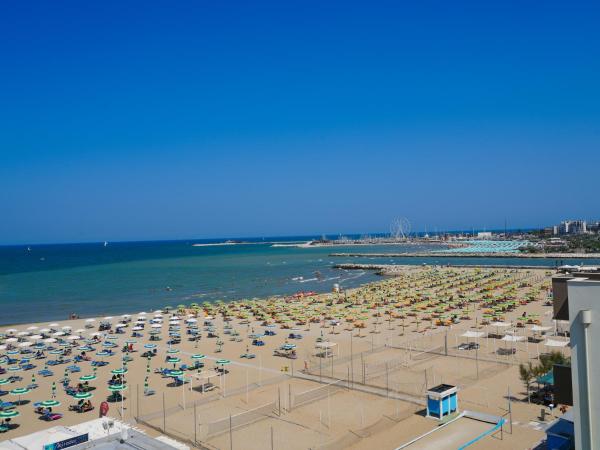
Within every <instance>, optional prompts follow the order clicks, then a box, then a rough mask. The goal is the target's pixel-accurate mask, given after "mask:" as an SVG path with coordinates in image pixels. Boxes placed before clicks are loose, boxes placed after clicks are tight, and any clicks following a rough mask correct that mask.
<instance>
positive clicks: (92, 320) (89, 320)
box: [85, 319, 96, 323]
mask: <svg viewBox="0 0 600 450" xmlns="http://www.w3.org/2000/svg"><path fill="white" fill-rule="evenodd" d="M85 321H86V322H87V323H91V322H95V321H96V319H85Z"/></svg>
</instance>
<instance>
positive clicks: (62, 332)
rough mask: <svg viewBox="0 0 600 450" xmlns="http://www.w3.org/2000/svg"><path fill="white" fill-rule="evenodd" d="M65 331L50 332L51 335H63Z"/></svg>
mask: <svg viewBox="0 0 600 450" xmlns="http://www.w3.org/2000/svg"><path fill="white" fill-rule="evenodd" d="M64 335H65V332H64V331H57V332H56V333H52V336H64Z"/></svg>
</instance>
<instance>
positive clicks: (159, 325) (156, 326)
mask: <svg viewBox="0 0 600 450" xmlns="http://www.w3.org/2000/svg"><path fill="white" fill-rule="evenodd" d="M150 326H151V327H152V328H162V325H161V324H160V323H153V324H152V325H150Z"/></svg>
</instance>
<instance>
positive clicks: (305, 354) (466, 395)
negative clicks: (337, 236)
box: [0, 266, 569, 449]
mask: <svg viewBox="0 0 600 450" xmlns="http://www.w3.org/2000/svg"><path fill="white" fill-rule="evenodd" d="M470 280H471V281H470ZM473 280H476V281H473ZM548 288H549V272H548V270H547V269H539V270H537V269H536V270H508V269H452V268H438V269H432V268H422V267H416V266H405V267H404V270H403V271H400V272H399V273H398V276H397V277H394V278H386V279H383V280H382V281H381V282H378V283H373V284H371V285H367V286H364V287H362V288H358V289H354V290H352V291H348V292H346V293H344V294H335V293H333V294H321V295H315V296H312V297H309V298H290V299H287V300H284V299H276V300H274V299H270V300H264V301H257V302H252V303H251V306H243V305H242V304H241V303H239V302H238V303H236V304H234V305H229V306H228V305H227V304H223V305H218V304H217V305H212V306H207V308H206V310H204V309H203V306H202V305H201V306H200V308H199V309H197V310H191V309H186V310H185V311H181V312H180V314H179V317H181V318H182V319H184V318H185V317H187V314H190V313H191V314H193V315H194V316H195V315H198V326H199V328H200V330H201V334H202V338H201V340H200V341H199V342H198V343H196V342H191V341H188V339H187V337H188V336H187V335H186V334H185V332H186V326H185V322H184V321H183V320H181V321H180V325H181V333H182V341H181V343H180V344H177V345H173V346H172V348H176V349H178V350H179V352H178V353H176V354H173V356H176V357H178V358H180V359H181V363H177V364H176V365H177V366H179V365H180V364H188V365H189V364H193V360H192V359H191V355H193V354H198V353H201V354H204V355H206V358H204V359H203V360H202V361H203V362H204V363H205V368H204V370H205V371H208V370H212V369H213V368H214V367H215V361H216V360H218V359H227V360H229V361H231V363H230V364H228V365H225V366H223V367H225V369H227V370H228V373H227V374H226V375H225V376H219V377H215V378H213V379H212V380H211V381H212V382H213V383H214V384H215V385H216V386H218V387H217V388H216V389H215V390H213V391H212V392H207V393H201V392H198V391H197V389H190V387H191V386H190V384H189V383H188V384H185V385H184V386H173V385H172V384H173V383H172V380H173V379H172V378H169V377H167V378H163V377H162V376H161V374H157V373H154V370H155V369H157V368H160V367H168V368H173V364H167V363H166V362H165V358H166V350H167V349H168V348H169V345H168V344H167V341H168V328H169V327H168V320H167V319H168V317H169V316H170V314H164V319H165V323H164V325H163V326H162V327H161V328H160V336H161V340H160V341H156V342H155V344H157V346H158V347H157V351H158V355H157V356H156V357H154V358H153V359H152V360H151V363H150V367H151V373H150V374H149V379H148V384H149V386H150V388H151V389H153V390H155V391H156V393H155V394H154V395H152V396H144V395H143V391H144V378H145V376H146V374H147V359H146V358H142V357H140V355H141V354H142V353H143V352H144V351H145V349H144V348H143V346H144V344H147V343H149V340H148V339H149V334H148V332H149V330H151V328H149V325H148V324H146V327H145V329H144V330H143V331H142V333H143V337H142V338H134V339H136V341H137V343H135V344H134V348H135V350H136V351H135V352H134V353H131V356H132V357H133V360H132V361H131V362H129V363H128V364H127V370H128V372H127V374H126V380H127V386H128V389H127V390H126V391H125V397H126V398H125V400H124V402H123V404H122V407H123V409H122V408H121V402H117V403H110V411H109V416H111V417H114V418H117V419H119V420H124V421H127V422H130V423H133V424H135V426H136V427H138V428H141V429H143V430H145V431H146V432H148V433H149V434H152V435H156V434H163V433H164V434H168V435H170V436H172V437H174V438H176V439H179V440H181V441H185V442H187V443H188V445H189V443H190V442H197V443H198V445H200V444H202V445H204V446H206V447H208V448H229V446H230V439H232V440H233V447H234V448H244V449H261V448H270V446H271V442H272V441H273V446H274V448H283V447H285V448H298V449H303V448H331V449H334V448H357V449H358V448H367V447H370V448H396V447H397V446H399V445H400V444H402V443H404V442H407V441H409V440H410V439H412V438H414V437H416V436H418V435H419V434H421V433H424V432H426V431H429V430H431V429H434V428H435V427H436V426H437V422H436V421H434V420H432V419H428V418H424V417H423V416H422V414H417V412H418V411H422V410H423V405H424V399H425V397H424V394H425V391H426V389H427V387H431V386H433V385H434V384H438V383H441V382H444V383H451V384H456V385H457V386H459V388H460V393H459V406H460V407H461V408H466V409H471V410H477V411H482V412H486V413H490V414H495V415H498V416H500V415H504V414H506V411H507V407H508V406H507V405H508V401H507V398H506V397H507V392H508V388H509V386H510V389H511V393H512V396H514V397H515V401H513V406H512V412H513V417H514V419H515V421H516V422H518V424H516V425H513V434H512V435H511V434H509V433H507V432H505V433H504V435H503V440H502V441H500V440H499V439H498V441H497V442H496V441H494V444H493V445H494V446H498V448H528V447H531V446H533V445H534V444H535V443H536V442H537V441H539V440H540V439H541V437H542V436H543V433H542V431H541V430H540V428H539V426H537V425H536V423H537V422H536V415H537V414H538V413H539V409H540V407H539V405H538V406H536V405H533V404H531V405H530V404H528V403H527V402H524V401H521V400H522V399H523V398H524V397H525V395H524V393H523V389H524V388H523V386H522V383H521V382H520V381H519V378H518V367H517V363H518V362H524V361H533V362H535V359H536V358H537V355H538V352H544V351H547V350H548V349H547V348H545V347H544V346H543V344H533V343H526V342H519V343H517V344H516V345H515V347H516V348H517V350H516V353H515V354H509V355H500V354H498V349H499V348H501V347H505V342H503V341H499V340H497V339H487V338H481V339H479V343H480V348H479V350H478V351H477V358H475V355H474V353H475V352H474V351H473V350H466V351H462V350H458V349H457V348H456V347H457V346H458V345H459V344H460V343H463V342H466V339H465V338H464V337H461V334H462V333H464V332H465V331H467V330H472V331H473V330H476V331H483V332H489V333H492V332H496V329H495V328H494V327H492V326H484V325H482V322H484V321H485V320H488V319H486V318H485V317H484V315H487V314H486V311H487V310H488V309H489V308H488V307H487V306H488V305H484V304H483V299H484V298H486V297H491V298H494V297H497V298H499V297H506V298H514V299H515V300H516V302H517V304H516V306H513V307H510V308H509V309H510V310H508V311H500V312H498V311H496V312H495V314H496V316H495V317H494V318H492V320H496V319H501V320H504V321H506V322H512V323H513V324H514V325H516V324H517V323H520V322H523V323H525V321H524V320H519V317H522V314H523V312H524V311H526V312H527V315H528V317H529V320H530V321H532V322H537V323H540V324H543V325H548V324H550V320H551V315H550V314H549V312H550V309H551V308H549V307H548V306H544V304H543V303H544V301H545V300H546V296H547V290H548ZM461 295H462V296H465V298H468V299H470V300H471V301H469V302H466V304H465V305H462V306H460V307H448V308H443V306H444V305H450V304H451V303H452V302H456V301H457V299H459V296H461ZM411 299H412V304H411V301H410V300H411ZM424 299H425V300H424ZM526 299H527V300H526ZM488 300H489V299H488ZM404 303H406V305H404ZM521 303H523V304H521ZM399 305H404V306H399ZM353 306H354V307H353ZM440 308H442V309H448V310H447V311H446V310H443V311H442V312H439V311H436V310H439V309H440ZM226 310H227V311H229V313H230V314H229V317H230V319H231V320H230V321H228V322H225V321H224V319H223V315H222V312H223V311H226ZM351 311H352V314H351ZM386 311H389V312H392V311H393V312H394V314H395V315H397V316H398V318H394V319H392V320H388V319H390V317H391V316H390V314H386ZM253 312H254V313H257V312H260V314H264V317H266V318H267V316H268V318H267V319H268V321H269V322H270V323H272V324H273V325H274V327H272V328H270V330H273V331H274V332H275V333H276V335H275V336H264V337H262V340H263V341H264V342H265V345H264V346H261V347H258V346H254V345H251V339H250V338H248V335H250V334H253V333H262V332H263V331H264V330H265V329H267V328H265V327H264V326H262V325H261V323H262V322H263V320H262V318H261V319H260V320H255V319H256V318H257V317H258V316H259V315H260V314H253ZM396 313H397V314H396ZM207 314H212V315H215V318H214V319H213V320H212V323H213V327H214V330H215V333H216V334H217V335H218V336H219V337H218V338H208V337H207V334H208V332H207V331H206V330H204V325H203V322H204V320H205V319H204V316H205V315H207ZM413 314H414V315H413ZM453 314H456V315H457V318H460V317H462V319H461V320H459V321H458V323H453V324H451V325H449V326H439V325H436V321H437V320H441V321H443V322H446V321H448V320H450V319H451V318H452V315H453ZM132 316H133V321H135V319H136V317H138V314H136V313H135V312H132ZM153 316H154V314H153V313H152V312H150V311H148V312H147V314H146V317H147V318H148V319H151V318H152V317H153ZM246 316H247V320H248V321H249V323H241V322H243V321H245V320H246V319H244V317H246ZM310 316H313V317H315V322H314V323H310V322H309V323H306V322H307V321H308V320H309V318H310ZM350 316H353V321H352V322H350V321H349V319H350ZM400 316H403V317H404V319H402V318H400ZM317 319H318V320H317ZM101 320H102V318H97V320H96V321H95V322H93V324H94V328H93V329H92V328H85V325H86V323H87V322H86V320H85V319H78V320H71V321H62V322H58V326H53V327H52V328H53V329H56V330H58V329H60V328H61V327H62V326H64V325H68V326H70V327H72V330H77V329H84V330H85V332H84V333H81V334H82V335H83V336H84V337H87V336H89V333H90V332H93V331H96V330H97V326H98V323H99V322H100V321H101ZM119 320H121V317H119V318H114V319H111V320H110V322H111V323H112V324H113V329H114V325H115V324H116V323H117V322H118V321H119ZM332 320H339V324H338V325H335V326H333V325H332V322H331V321H332ZM301 322H303V323H301ZM146 323H148V321H147V322H146ZM227 323H228V324H229V325H230V326H231V330H235V331H236V332H237V333H239V337H238V339H239V342H238V341H236V340H235V337H233V338H232V336H231V334H225V330H224V327H225V325H226V324H227ZM361 324H363V325H364V328H358V327H359V326H362V325H361ZM30 326H37V327H38V330H39V329H42V328H49V327H48V324H46V323H43V324H36V323H34V321H32V324H27V325H19V326H13V327H3V328H2V329H0V333H5V332H6V329H8V328H14V329H17V330H18V331H23V330H27V328H29V327H30ZM132 327H133V323H129V324H128V325H127V327H125V328H124V330H125V333H124V334H111V335H110V336H114V337H116V339H115V340H114V341H113V342H115V343H116V344H117V347H116V348H115V349H114V350H115V351H116V355H115V356H109V357H105V358H104V359H105V360H106V361H109V363H110V364H108V365H107V366H105V367H100V368H98V369H97V372H96V374H97V379H96V380H94V381H91V382H90V385H92V386H95V387H96V388H97V389H96V390H95V391H93V394H94V396H93V398H92V399H91V401H92V403H93V405H94V406H95V410H94V411H92V412H88V413H82V414H79V413H76V412H72V411H68V405H70V404H74V403H76V400H75V399H74V398H72V397H70V396H68V395H67V394H66V393H65V392H64V390H63V388H62V386H61V385H60V382H59V380H60V379H61V378H62V377H63V376H64V370H65V367H66V366H68V365H70V364H62V365H58V366H53V367H49V368H50V370H52V371H53V372H54V376H51V377H42V376H39V375H37V371H38V370H40V369H42V368H43V367H44V363H45V361H46V360H45V359H40V360H32V363H33V364H35V365H36V366H37V367H36V368H35V369H34V370H31V371H18V372H12V371H11V372H7V373H6V374H4V375H0V378H2V377H8V376H9V375H18V376H21V377H23V380H22V381H20V382H15V383H10V384H5V385H3V386H0V389H2V390H11V389H14V388H16V387H23V386H26V385H28V384H30V383H31V377H32V375H33V374H34V373H35V378H36V383H37V384H38V385H39V386H38V387H37V388H36V389H33V390H32V391H30V393H29V394H26V395H24V396H23V397H22V400H26V401H29V402H30V403H29V404H24V405H21V406H18V407H17V410H18V411H19V412H20V413H21V415H20V416H19V417H16V418H15V419H13V422H14V423H16V424H19V427H18V428H16V429H13V430H10V431H9V432H7V433H4V434H2V435H0V436H1V437H2V438H3V439H9V438H11V437H15V436H21V435H24V434H27V433H30V432H32V431H37V430H40V429H42V428H46V427H50V426H53V425H58V424H61V425H69V424H76V423H80V422H83V421H86V420H90V419H92V418H95V417H97V416H98V411H99V405H100V402H102V401H104V400H106V398H107V395H108V394H109V391H108V389H107V380H108V379H110V378H111V376H112V374H111V373H110V371H111V370H114V369H117V368H120V367H121V365H122V364H121V355H122V354H121V351H120V350H121V347H122V346H123V344H124V342H125V341H126V340H128V339H131V333H132V330H131V329H132ZM283 327H286V328H285V329H284V328H283ZM530 327H531V325H530V324H529V325H526V326H524V327H518V328H517V327H516V326H515V328H514V329H515V331H516V333H517V334H525V333H527V335H529V336H531V335H532V333H531V332H530V331H527V330H529V328H530ZM510 328H513V327H510ZM31 332H32V333H35V332H37V330H31ZM503 332H505V330H501V333H503ZM17 333H18V332H17ZM289 333H298V334H301V335H302V336H303V337H302V339H294V340H292V339H288V338H287V337H288V334H289ZM73 334H76V333H75V332H73ZM7 335H9V334H7ZM10 335H16V333H13V334H10ZM22 339H23V340H27V336H23V337H22ZM217 340H221V341H222V342H223V344H222V345H221V346H219V345H217V344H216V341H217ZM317 340H321V341H323V342H330V343H331V344H332V347H331V349H332V352H333V358H319V357H316V356H315V353H316V352H317V351H323V348H320V349H317V348H316V347H315V345H316V341H317ZM471 340H472V339H471ZM286 343H287V344H291V343H293V344H295V345H296V346H297V347H296V354H297V359H295V360H291V359H287V358H282V357H277V356H273V351H274V349H276V348H278V347H280V346H282V345H284V344H286ZM510 346H511V344H509V347H510ZM96 347H97V348H98V349H101V347H99V346H96ZM247 350H248V351H249V352H250V353H254V354H255V355H256V357H255V358H254V359H246V358H240V355H242V354H244V353H246V351H247ZM563 351H564V352H566V353H568V351H569V349H568V347H567V348H565V349H563ZM3 352H4V350H3ZM77 352H78V351H77V350H76V349H75V351H74V353H77ZM89 353H90V355H91V356H93V358H94V359H101V358H100V357H96V356H94V353H95V351H94V352H89ZM446 353H447V355H446ZM48 356H50V357H54V355H48ZM13 357H15V356H13ZM16 357H18V358H21V357H22V356H21V355H16ZM71 357H72V356H71ZM332 361H333V364H332ZM0 365H1V366H2V367H5V368H6V367H7V364H5V363H2V364H0ZM78 366H79V367H80V368H81V372H80V373H74V374H69V375H68V376H69V378H70V380H71V385H74V384H76V383H77V382H78V378H79V376H81V375H84V374H91V373H92V368H91V366H90V363H89V362H82V363H79V364H78ZM194 373H197V371H189V372H186V376H187V377H189V376H190V375H191V374H194ZM53 381H54V382H56V385H57V391H56V394H57V400H59V401H61V403H62V405H61V406H59V407H55V408H54V411H56V412H60V413H63V414H64V417H63V418H62V419H60V420H58V421H54V422H44V421H41V420H40V419H39V415H37V414H35V413H34V411H33V406H32V403H33V402H36V401H41V400H46V399H49V398H50V397H51V384H52V382H53ZM197 383H198V381H197V380H194V381H192V384H195V386H196V387H197ZM330 383H333V384H330ZM328 384H329V385H328ZM2 400H3V401H14V400H17V398H16V397H15V396H13V395H11V394H8V395H6V396H4V397H2ZM184 405H185V409H184V408H183V406H184ZM163 409H164V411H165V412H164V413H163ZM194 415H195V417H196V420H194ZM230 415H231V416H232V422H233V423H234V429H233V432H232V434H231V435H230V433H229V425H228V422H229V416H230ZM461 420H463V419H461ZM464 420H468V419H464ZM238 424H239V426H238ZM165 425H166V430H164V427H165ZM485 425H486V426H487V425H489V424H485ZM223 427H224V428H223ZM457 427H458V428H459V429H461V430H462V431H461V433H462V434H461V435H460V439H459V438H457V439H458V440H461V439H463V437H464V438H470V434H473V433H475V434H477V432H479V431H480V428H481V427H480V426H479V425H477V426H475V425H469V426H468V427H467V426H465V427H464V430H463V429H462V427H460V426H459V424H457V426H454V425H453V428H452V429H450V428H449V431H445V430H440V431H439V433H440V434H439V436H442V437H443V436H444V435H445V434H444V433H450V432H451V431H452V430H454V429H455V428H457ZM489 427H491V425H489ZM467 428H468V430H467ZM505 430H506V428H505ZM271 434H272V436H273V438H272V441H271ZM463 434H464V436H463ZM448 435H450V434H448ZM454 435H456V433H454V434H453V436H454ZM467 435H468V436H467ZM435 439H442V438H438V437H436V438H435ZM486 439H496V437H490V438H486ZM441 442H443V439H442V441H441ZM448 442H450V441H448ZM485 442H488V444H489V443H490V442H491V441H486V440H484V441H483V444H477V445H479V447H477V445H476V446H473V448H486V447H485V446H481V445H484V444H485ZM411 448H412V447H411ZM415 448H420V447H415ZM440 448H445V447H440ZM452 448H454V447H452ZM488 448H489V447H488Z"/></svg>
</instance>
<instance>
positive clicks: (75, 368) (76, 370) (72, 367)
mask: <svg viewBox="0 0 600 450" xmlns="http://www.w3.org/2000/svg"><path fill="white" fill-rule="evenodd" d="M67 370H68V371H69V372H71V373H76V372H81V367H79V366H75V365H73V366H69V367H67Z"/></svg>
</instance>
